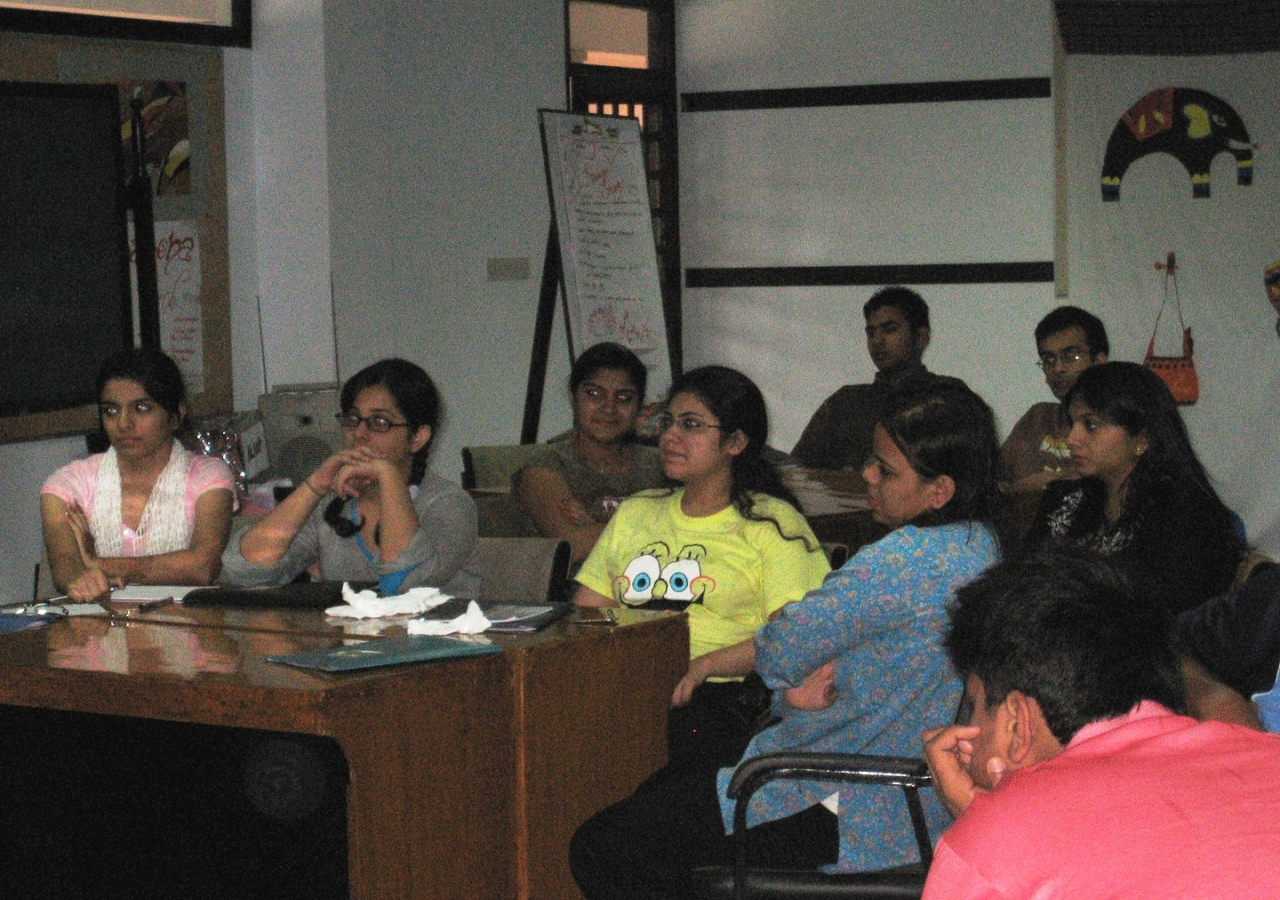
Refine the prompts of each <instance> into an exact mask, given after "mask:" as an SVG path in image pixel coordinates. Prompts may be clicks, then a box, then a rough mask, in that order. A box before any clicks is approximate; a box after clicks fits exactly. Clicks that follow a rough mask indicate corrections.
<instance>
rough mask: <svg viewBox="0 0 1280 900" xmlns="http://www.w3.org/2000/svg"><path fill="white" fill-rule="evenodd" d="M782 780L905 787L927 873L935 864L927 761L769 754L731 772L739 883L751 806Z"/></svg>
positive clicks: (729, 791) (858, 755)
mask: <svg viewBox="0 0 1280 900" xmlns="http://www.w3.org/2000/svg"><path fill="white" fill-rule="evenodd" d="M780 779H793V780H806V781H846V782H850V783H853V784H879V785H889V786H892V787H900V788H902V792H903V794H904V796H905V799H906V802H907V812H908V815H909V816H910V817H911V828H912V831H913V832H914V834H915V839H916V846H917V847H918V848H919V849H920V860H921V862H922V863H924V866H925V868H926V869H928V867H929V865H930V864H931V863H932V862H933V842H932V839H931V838H930V836H929V826H928V824H927V823H926V822H925V817H924V807H923V806H922V805H921V803H920V789H921V788H924V787H930V786H932V784H933V778H932V777H931V776H930V774H929V768H928V766H926V765H925V763H924V760H921V759H914V758H912V757H908V756H876V755H872V754H866V753H766V754H763V755H761V756H753V757H751V758H750V759H748V760H745V761H744V762H742V763H741V764H740V765H739V766H738V768H737V769H736V770H735V771H734V773H733V778H731V779H730V781H729V787H728V789H727V791H726V793H727V794H728V796H729V799H730V800H733V801H735V802H734V808H733V831H734V837H735V839H736V843H737V846H736V852H735V854H734V879H735V883H736V884H738V885H741V883H742V879H743V878H744V877H745V874H746V867H747V860H746V841H745V840H743V839H742V834H743V833H744V832H745V831H746V830H747V807H748V806H749V805H750V802H751V797H752V795H754V794H755V792H756V791H758V790H759V789H760V788H761V787H763V786H764V785H766V784H768V783H769V782H771V781H777V780H780Z"/></svg>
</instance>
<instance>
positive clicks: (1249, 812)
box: [924, 548, 1280, 900]
mask: <svg viewBox="0 0 1280 900" xmlns="http://www.w3.org/2000/svg"><path fill="white" fill-rule="evenodd" d="M1170 635H1171V631H1170V624H1169V622H1168V619H1167V617H1166V614H1165V613H1164V612H1162V611H1161V610H1160V608H1159V607H1158V606H1157V605H1156V604H1155V603H1154V602H1152V601H1150V600H1148V599H1147V598H1146V597H1145V596H1143V595H1142V594H1141V592H1140V590H1137V589H1135V587H1134V586H1131V585H1130V584H1129V583H1128V582H1127V581H1126V580H1125V578H1124V577H1123V576H1122V575H1120V574H1119V572H1118V571H1117V570H1116V569H1115V568H1114V566H1113V564H1111V563H1109V562H1107V561H1106V560H1104V559H1102V558H1101V557H1099V556H1096V555H1094V554H1092V553H1090V552H1089V551H1086V550H1081V549H1065V548H1055V549H1053V550H1046V551H1044V552H1042V553H1040V554H1038V555H1036V556H1033V557H1029V558H1025V559H1022V560H1015V561H1011V562H1007V563H1003V564H1001V565H998V566H996V567H994V568H992V569H990V570H988V572H987V574H985V575H984V576H983V577H982V578H980V579H978V580H976V581H974V582H972V583H970V584H969V585H968V586H967V587H965V588H963V589H961V590H960V592H959V593H958V595H957V605H956V607H955V608H954V609H953V610H952V613H951V625H950V629H949V631H948V633H947V635H946V637H945V641H944V642H945V645H946V648H947V652H948V654H949V655H950V657H951V660H952V663H953V664H954V665H955V667H956V669H957V671H958V672H959V673H960V674H961V676H962V677H963V678H964V680H965V706H963V707H962V710H961V715H960V716H959V717H958V718H959V719H961V720H963V719H965V718H966V715H965V714H966V712H969V711H971V718H969V720H968V722H967V723H966V724H956V725H952V726H949V727H945V728H938V729H934V730H932V731H929V732H926V733H925V736H924V737H925V757H926V759H927V761H928V763H929V768H930V770H931V772H932V773H933V777H934V787H935V790H937V792H938V794H939V796H940V797H941V799H942V801H943V803H944V804H945V805H946V806H947V808H948V809H949V810H950V811H951V813H952V814H953V815H954V816H956V817H957V818H956V822H955V824H954V825H952V827H951V828H950V829H949V830H948V831H947V832H946V833H945V834H944V835H943V837H942V839H941V840H940V841H939V843H938V847H937V852H936V855H935V858H934V862H933V865H932V867H931V868H930V870H929V875H928V880H927V882H926V884H925V892H924V900H943V898H946V900H976V898H992V900H995V898H1000V900H1020V898H1026V900H1030V898H1033V897H1034V898H1035V900H1094V898H1097V900H1101V898H1125V900H1157V898H1158V900H1169V898H1187V900H1190V898H1195V900H1214V898H1223V900H1226V898H1231V900H1262V898H1272V897H1274V896H1275V895H1276V873H1277V872H1280V791H1277V790H1276V785H1277V784H1280V736H1278V735H1272V734H1262V733H1260V732H1257V731H1252V730H1249V729H1247V728H1243V727H1240V726H1238V725H1230V724H1226V723H1223V722H1198V721H1196V720H1195V719H1192V718H1189V717H1187V716H1184V715H1180V714H1179V710H1180V709H1181V708H1182V705H1183V687H1182V681H1181V677H1180V674H1179V664H1178V657H1177V654H1176V652H1175V650H1174V647H1173V642H1172V639H1171V637H1170Z"/></svg>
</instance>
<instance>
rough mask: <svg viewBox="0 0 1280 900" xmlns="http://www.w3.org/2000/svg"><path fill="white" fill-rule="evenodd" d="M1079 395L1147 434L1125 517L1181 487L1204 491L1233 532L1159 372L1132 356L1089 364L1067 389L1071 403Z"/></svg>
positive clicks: (1106, 415) (1104, 414) (1129, 485)
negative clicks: (1125, 360) (1130, 358)
mask: <svg viewBox="0 0 1280 900" xmlns="http://www.w3.org/2000/svg"><path fill="white" fill-rule="evenodd" d="M1076 400H1079V401H1080V402H1081V403H1083V404H1084V405H1085V406H1087V407H1089V409H1090V410H1092V411H1093V412H1094V413H1095V414H1097V415H1098V416H1099V417H1100V418H1102V419H1104V420H1106V421H1108V422H1111V423H1113V424H1116V425H1119V426H1120V427H1121V428H1123V429H1124V430H1125V432H1126V433H1128V434H1129V435H1130V436H1132V437H1138V436H1139V435H1145V437H1146V439H1147V449H1146V450H1145V451H1144V452H1143V454H1142V455H1141V456H1139V457H1138V461H1137V463H1136V464H1135V465H1134V467H1133V471H1132V472H1130V473H1129V477H1128V479H1127V481H1126V490H1125V495H1124V501H1123V504H1122V509H1121V513H1120V519H1121V521H1125V520H1130V521H1132V520H1136V519H1138V518H1140V517H1142V516H1143V515H1144V514H1145V513H1146V512H1148V511H1149V510H1155V509H1156V507H1157V506H1158V505H1159V504H1160V503H1161V502H1162V500H1163V499H1165V498H1168V497H1169V496H1170V488H1173V487H1177V488H1181V489H1182V490H1188V489H1189V490H1192V491H1196V492H1199V493H1200V494H1202V495H1203V496H1204V497H1205V498H1206V499H1207V500H1208V501H1209V505H1210V507H1211V509H1212V514H1213V515H1215V516H1220V517H1221V520H1222V522H1221V524H1222V525H1223V526H1224V528H1225V530H1226V531H1228V532H1231V533H1234V531H1235V529H1234V526H1233V525H1232V522H1231V513H1230V512H1229V511H1228V510H1227V506H1226V504H1225V503H1223V502H1222V499H1221V498H1220V497H1219V496H1218V492H1217V491H1215V490H1214V489H1213V485H1212V484H1210V482H1209V476H1208V474H1207V473H1206V472H1205V470H1204V466H1203V465H1201V463H1200V460H1199V458H1198V457H1197V456H1196V452H1195V450H1193V449H1192V447H1191V439H1190V437H1188V435H1187V426H1186V425H1185V424H1184V423H1183V421H1182V415H1181V414H1180V413H1179V412H1178V406H1177V404H1176V403H1175V402H1174V400H1173V395H1172V394H1170V393H1169V389H1168V388H1167V387H1166V386H1165V383H1164V382H1163V381H1161V380H1160V378H1159V376H1157V375H1156V374H1155V373H1154V372H1152V371H1151V370H1149V369H1147V368H1145V367H1143V366H1140V365H1138V364H1137V363H1131V362H1109V363H1103V364H1102V365H1100V366H1090V367H1089V368H1088V369H1085V370H1084V371H1083V372H1081V373H1080V377H1079V378H1077V379H1076V383H1075V385H1073V386H1072V388H1071V391H1070V393H1068V394H1067V399H1066V403H1067V407H1068V408H1070V406H1071V404H1072V403H1073V402H1075V401H1076Z"/></svg>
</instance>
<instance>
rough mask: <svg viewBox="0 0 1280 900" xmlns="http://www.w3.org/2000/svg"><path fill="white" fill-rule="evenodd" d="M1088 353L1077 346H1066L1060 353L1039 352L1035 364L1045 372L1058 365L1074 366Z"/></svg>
mask: <svg viewBox="0 0 1280 900" xmlns="http://www.w3.org/2000/svg"><path fill="white" fill-rule="evenodd" d="M1089 355H1090V354H1089V351H1088V350H1082V349H1080V348H1079V347H1067V348H1066V349H1064V350H1063V351H1062V352H1061V353H1041V354H1040V358H1039V359H1038V360H1036V365H1037V366H1038V367H1039V368H1041V369H1043V370H1044V371H1046V372H1047V371H1049V370H1050V369H1053V368H1056V367H1057V366H1060V365H1061V366H1074V365H1075V364H1076V363H1078V362H1080V360H1082V359H1084V358H1085V357H1086V356H1089Z"/></svg>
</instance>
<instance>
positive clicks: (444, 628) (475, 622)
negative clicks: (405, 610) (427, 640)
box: [406, 600, 493, 634]
mask: <svg viewBox="0 0 1280 900" xmlns="http://www.w3.org/2000/svg"><path fill="white" fill-rule="evenodd" d="M492 624H493V623H492V622H490V621H489V619H488V617H486V616H485V614H484V613H483V612H481V611H480V605H479V604H478V603H476V601H474V600H472V601H471V602H470V603H468V604H467V611H466V612H464V613H463V614H462V615H460V616H458V617H457V618H456V619H449V620H448V621H446V620H444V619H411V620H410V621H409V623H408V625H407V626H406V627H407V628H408V630H409V633H410V634H479V633H480V632H482V631H484V630H485V629H487V628H488V627H489V626H490V625H492Z"/></svg>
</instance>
